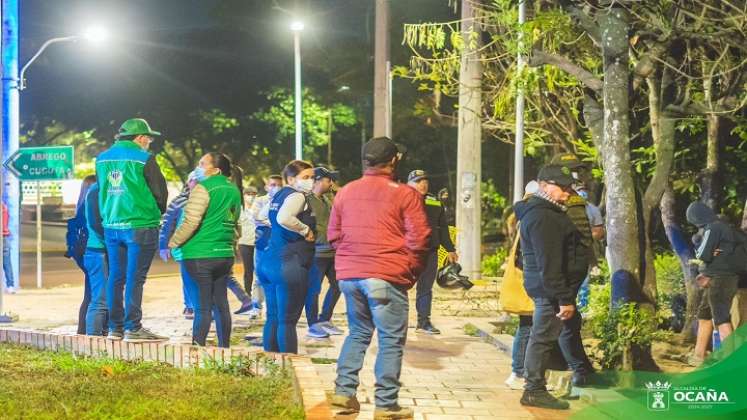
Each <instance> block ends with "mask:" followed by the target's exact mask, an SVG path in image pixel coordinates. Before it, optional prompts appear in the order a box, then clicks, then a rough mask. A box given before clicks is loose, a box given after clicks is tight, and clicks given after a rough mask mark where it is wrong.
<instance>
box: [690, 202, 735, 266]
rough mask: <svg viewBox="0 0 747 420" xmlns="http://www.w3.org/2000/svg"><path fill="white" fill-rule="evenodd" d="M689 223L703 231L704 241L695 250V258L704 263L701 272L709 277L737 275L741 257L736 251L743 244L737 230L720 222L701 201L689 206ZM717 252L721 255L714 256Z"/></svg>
mask: <svg viewBox="0 0 747 420" xmlns="http://www.w3.org/2000/svg"><path fill="white" fill-rule="evenodd" d="M687 221H688V222H690V223H692V224H693V225H695V226H697V227H698V228H700V229H702V230H703V239H702V240H701V241H700V245H699V246H698V249H697V250H695V258H697V259H699V260H701V261H703V263H704V265H702V266H701V267H699V270H700V272H701V273H702V274H705V275H709V276H711V275H734V274H736V273H737V271H738V270H737V267H739V266H740V261H738V259H741V257H739V256H738V255H737V254H740V253H738V252H735V251H737V247H738V246H741V244H740V238H739V237H738V233H737V232H736V230H735V228H733V227H732V226H731V225H729V224H727V223H724V222H722V221H720V220H718V218H717V217H716V214H715V213H714V212H713V210H712V209H711V208H710V207H708V206H706V205H705V204H703V203H701V202H699V201H696V202H694V203H692V204H690V206H688V208H687ZM716 250H719V253H718V254H719V255H714V254H715V253H716ZM742 264H744V262H742Z"/></svg>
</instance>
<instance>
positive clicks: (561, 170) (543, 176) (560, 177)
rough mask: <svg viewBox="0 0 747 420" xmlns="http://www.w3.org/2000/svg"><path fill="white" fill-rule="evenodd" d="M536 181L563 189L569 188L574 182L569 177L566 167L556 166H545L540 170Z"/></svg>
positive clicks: (569, 171)
mask: <svg viewBox="0 0 747 420" xmlns="http://www.w3.org/2000/svg"><path fill="white" fill-rule="evenodd" d="M537 181H544V182H547V183H548V184H555V185H557V186H559V187H563V188H569V187H570V186H572V185H573V183H574V182H576V181H575V180H574V179H573V177H572V176H571V170H570V169H568V167H567V166H558V165H547V166H545V167H543V168H542V169H540V172H539V175H537Z"/></svg>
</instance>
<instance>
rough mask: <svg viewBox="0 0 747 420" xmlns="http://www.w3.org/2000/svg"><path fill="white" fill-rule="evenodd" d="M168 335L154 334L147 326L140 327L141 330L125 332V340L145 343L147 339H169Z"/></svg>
mask: <svg viewBox="0 0 747 420" xmlns="http://www.w3.org/2000/svg"><path fill="white" fill-rule="evenodd" d="M168 340H169V338H168V337H164V336H161V335H158V334H154V333H153V332H151V331H149V330H148V329H146V328H143V327H140V329H139V330H135V331H127V332H125V336H124V341H127V342H128V343H143V342H146V341H168Z"/></svg>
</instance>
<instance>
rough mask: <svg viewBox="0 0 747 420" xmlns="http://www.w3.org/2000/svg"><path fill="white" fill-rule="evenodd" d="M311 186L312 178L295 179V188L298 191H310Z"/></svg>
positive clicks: (312, 184)
mask: <svg viewBox="0 0 747 420" xmlns="http://www.w3.org/2000/svg"><path fill="white" fill-rule="evenodd" d="M312 188H314V180H313V179H311V178H309V179H299V180H296V189H298V190H299V191H301V192H304V193H310V192H311V189H312Z"/></svg>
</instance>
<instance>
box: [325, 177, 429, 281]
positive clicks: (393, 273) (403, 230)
mask: <svg viewBox="0 0 747 420" xmlns="http://www.w3.org/2000/svg"><path fill="white" fill-rule="evenodd" d="M430 233H431V228H430V226H429V225H428V219H427V217H426V214H425V209H424V207H423V197H422V196H421V195H420V194H419V193H418V192H417V191H415V190H414V189H413V188H411V187H409V186H407V185H404V184H400V183H398V182H396V181H394V180H393V179H392V176H391V175H389V174H387V173H384V172H381V171H378V170H375V169H368V170H367V171H366V172H365V173H364V175H363V177H362V178H360V179H357V180H355V181H353V182H351V183H349V184H348V185H346V186H345V187H344V188H343V189H342V190H340V192H339V193H338V194H337V196H336V197H335V201H334V205H333V207H332V213H331V215H330V220H329V226H328V229H327V238H328V239H329V242H330V243H331V244H332V246H333V247H334V248H335V249H336V260H335V268H336V269H337V278H338V279H339V280H348V279H356V278H379V279H382V280H386V281H388V282H390V283H395V284H399V285H403V286H405V287H412V286H413V284H415V281H416V279H417V275H418V274H419V273H420V272H421V271H422V269H423V258H424V256H425V254H426V253H427V252H428V250H429V248H430V247H429V235H430Z"/></svg>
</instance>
